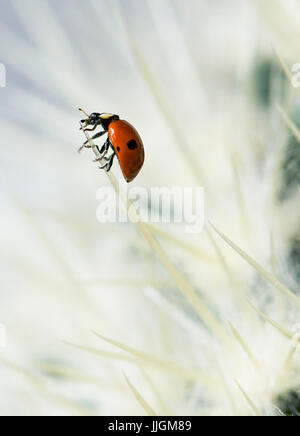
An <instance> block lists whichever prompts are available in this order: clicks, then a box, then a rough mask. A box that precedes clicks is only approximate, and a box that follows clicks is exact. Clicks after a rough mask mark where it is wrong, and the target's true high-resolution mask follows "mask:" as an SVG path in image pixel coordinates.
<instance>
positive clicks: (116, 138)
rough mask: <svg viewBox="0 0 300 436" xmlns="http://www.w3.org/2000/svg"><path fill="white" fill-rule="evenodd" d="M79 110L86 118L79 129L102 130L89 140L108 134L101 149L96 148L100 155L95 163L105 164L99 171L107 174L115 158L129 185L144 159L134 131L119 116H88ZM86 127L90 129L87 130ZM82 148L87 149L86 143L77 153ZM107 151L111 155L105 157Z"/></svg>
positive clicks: (136, 133)
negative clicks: (101, 170)
mask: <svg viewBox="0 0 300 436" xmlns="http://www.w3.org/2000/svg"><path fill="white" fill-rule="evenodd" d="M79 110H80V111H81V112H83V113H84V114H85V115H86V116H87V118H86V119H84V120H81V129H83V130H84V131H90V132H91V131H94V130H96V128H97V127H98V126H99V127H102V129H103V130H101V131H100V132H98V133H96V134H95V135H94V136H93V137H92V138H91V139H96V138H100V137H101V136H103V135H105V134H106V133H107V134H108V137H107V139H106V141H105V143H104V144H103V146H102V148H99V147H98V146H97V148H98V151H99V153H100V154H101V157H100V158H99V159H97V161H103V160H106V164H105V165H104V166H103V167H101V169H106V171H107V172H109V171H110V169H111V167H112V165H113V162H114V158H115V156H117V158H118V160H119V164H120V167H121V170H122V173H123V176H124V178H125V180H126V181H127V182H128V183H129V182H131V181H132V180H133V179H135V178H136V176H137V175H138V173H139V172H140V170H141V168H142V166H143V164H144V159H145V151H144V145H143V142H142V140H141V137H140V135H139V134H138V132H137V131H136V129H135V128H134V127H133V126H132V125H131V124H129V123H128V122H127V121H125V120H121V119H120V117H119V115H116V114H109V113H98V112H93V113H92V114H91V115H89V114H87V113H86V112H85V111H84V110H83V109H79ZM88 126H92V127H91V128H87V127H88ZM84 147H86V148H89V145H88V141H86V142H85V143H84V144H83V146H82V147H81V148H80V149H79V151H80V150H82V148H84ZM109 150H112V154H111V155H110V156H109V157H107V154H108V152H109Z"/></svg>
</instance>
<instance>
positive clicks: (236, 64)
mask: <svg viewBox="0 0 300 436" xmlns="http://www.w3.org/2000/svg"><path fill="white" fill-rule="evenodd" d="M0 6H1V17H0V39H1V41H2V42H1V48H0V62H1V63H2V64H4V65H5V67H6V87H5V88H1V89H0V125H1V151H0V178H1V200H2V207H1V215H0V216H1V218H0V220H1V226H0V241H1V243H0V256H1V262H0V265H1V287H0V292H1V293H0V296H1V304H0V322H1V323H2V324H3V325H5V326H6V330H7V345H6V347H4V348H1V349H0V364H1V366H0V386H1V389H0V392H1V393H0V413H1V415H14V416H16V415H140V414H144V413H148V414H149V413H151V411H154V412H155V413H157V414H162V415H163V414H173V415H248V414H249V415H250V414H255V415H259V414H264V415H274V414H275V415H282V414H283V415H296V414H297V413H300V396H299V389H300V380H299V371H298V369H299V354H298V352H297V350H296V349H295V348H294V347H293V346H292V341H291V338H292V335H293V332H292V329H293V327H294V326H295V325H297V323H299V322H300V314H299V303H298V299H297V298H296V297H295V296H296V295H297V293H299V277H300V274H299V271H300V263H299V262H300V242H299V174H300V171H299V169H300V147H299V139H300V133H299V130H298V127H297V126H299V127H300V123H299V116H298V115H299V96H300V94H299V89H298V88H294V87H293V86H292V84H291V75H292V73H291V69H292V66H293V65H294V64H295V63H298V62H300V58H299V52H300V51H299V48H300V47H299V44H300V43H299V41H300V39H299V36H300V35H299V33H300V26H299V19H300V18H299V17H300V4H299V2H298V1H297V0H273V1H272V2H266V1H264V0H242V1H241V0H222V1H220V0H219V1H218V0H187V1H182V0H97V1H96V0H86V1H85V2H80V1H78V0H72V1H71V0H64V1H63V2H61V1H58V0H38V1H37V0H26V1H21V0H10V1H6V0H0ZM78 107H83V108H84V109H86V110H87V111H88V112H92V111H100V112H112V113H118V114H119V115H120V116H121V117H122V118H125V119H127V120H129V121H130V122H131V123H132V124H134V125H135V126H136V128H137V129H138V131H139V132H140V134H141V136H142V138H143V141H144V145H145V149H146V161H145V165H144V168H143V170H142V172H141V173H140V175H139V177H138V178H137V179H136V180H135V181H134V182H133V186H142V187H145V188H147V189H150V188H151V187H153V186H168V187H173V186H182V187H185V186H195V187H196V186H203V187H204V188H205V193H206V219H207V221H208V220H210V221H211V222H212V223H213V224H214V225H215V226H216V227H217V228H218V229H220V230H221V231H222V232H224V234H226V235H227V236H228V237H229V238H230V240H231V241H234V243H235V244H237V246H238V247H240V248H242V249H243V250H244V251H245V252H246V253H248V255H250V256H251V257H252V258H253V259H255V261H256V262H257V264H255V265H254V266H255V268H253V264H252V265H249V262H246V261H245V259H243V257H242V256H240V255H239V254H238V253H237V252H236V250H234V249H233V248H232V247H230V246H228V244H226V243H225V242H224V241H223V240H222V238H220V236H219V235H218V234H217V233H216V232H215V231H214V230H213V228H212V227H210V226H209V225H207V227H206V229H205V231H204V232H203V233H202V234H200V235H187V234H186V233H185V231H184V226H180V225H171V224H170V225H164V226H163V225H158V226H157V227H156V228H155V229H152V230H151V232H152V234H153V236H154V237H155V238H156V240H157V241H158V243H159V244H161V246H162V247H163V249H164V250H165V254H166V256H167V258H168V259H169V261H170V262H171V263H172V265H173V266H174V268H175V269H176V271H177V273H178V274H179V277H178V276H177V277H176V274H175V280H174V274H173V276H170V274H169V272H170V269H168V268H165V267H166V265H165V264H163V262H161V258H159V257H157V251H156V252H155V250H153V247H151V246H149V245H148V244H147V242H146V241H145V239H144V237H143V235H142V234H140V233H139V232H138V231H137V228H136V227H135V226H134V225H132V224H118V223H116V224H100V223H98V222H97V219H96V208H97V205H98V202H97V199H96V192H97V190H98V189H99V188H100V187H102V186H106V185H107V186H109V180H108V179H107V177H106V175H105V173H104V172H101V171H100V170H98V169H97V166H96V165H95V164H93V163H92V157H93V156H92V153H91V152H89V151H88V150H87V151H85V152H84V153H82V154H81V155H78V154H77V149H78V147H79V146H80V145H81V143H82V141H83V137H82V133H81V132H79V128H78V127H79V126H78V121H79V120H80V119H81V118H82V116H81V115H80V114H79V112H77V109H78ZM113 172H114V174H115V175H116V177H117V178H121V172H120V170H119V168H118V164H117V163H116V164H115V165H114V168H113ZM248 260H249V259H248ZM262 268H263V269H262ZM266 271H267V272H268V273H269V275H268V276H267V274H266ZM266 278H267V279H268V280H266ZM181 279H182V280H183V281H184V283H183V284H182V280H181ZM270 282H272V283H273V285H272V284H270ZM187 283H188V284H189V286H190V287H191V289H193V292H194V293H195V294H196V295H198V297H200V299H201V302H202V303H203V305H204V307H205V308H206V310H208V311H209V313H210V314H211V316H213V317H214V319H215V320H216V323H217V326H218V327H217V328H216V329H211V328H209V327H207V325H206V323H205V320H203V317H201V314H199V311H198V312H197V310H195V307H194V305H193V304H191V302H190V301H188V299H187V298H186V296H185V295H183V292H181V291H182V290H183V289H185V286H186V284H187ZM274 285H275V286H274ZM284 286H286V287H287V288H289V289H290V291H291V293H292V294H289V292H288V290H287V288H283V287H284ZM249 300H250V301H251V303H252V304H253V305H255V307H256V308H257V309H258V310H260V313H258V312H257V311H255V310H254V309H253V307H251V306H250V305H249V303H248V301H249ZM270 319H271V320H273V325H272V323H270ZM93 331H96V332H97V333H99V334H101V335H104V336H105V337H106V338H110V339H112V340H114V341H117V342H118V344H112V343H108V342H107V341H106V340H104V339H101V338H100V337H96V336H95V334H93ZM220 332H221V333H220ZM218 333H220V334H218ZM74 344H75V345H76V346H79V347H81V348H78V347H77V348H75V347H74ZM120 344H121V345H122V346H123V345H124V347H123V348H122V347H121V346H120ZM126 347H132V348H133V349H132V348H130V349H128V348H126ZM124 375H125V376H126V377H127V378H128V379H127V380H126V377H124ZM128 382H129V383H128ZM137 392H138V393H139V395H140V396H141V397H142V398H143V399H144V400H145V401H146V403H147V405H148V406H149V407H148V406H146V407H145V404H144V407H142V406H143V405H142V404H141V400H140V399H139V398H138V394H137Z"/></svg>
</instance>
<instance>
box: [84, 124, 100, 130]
mask: <svg viewBox="0 0 300 436" xmlns="http://www.w3.org/2000/svg"><path fill="white" fill-rule="evenodd" d="M97 127H98V124H95V125H94V127H91V128H90V129H86V128H83V129H82V130H84V131H85V132H93V131H94V130H95V129H96V128H97Z"/></svg>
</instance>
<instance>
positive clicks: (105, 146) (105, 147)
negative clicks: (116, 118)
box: [94, 132, 109, 162]
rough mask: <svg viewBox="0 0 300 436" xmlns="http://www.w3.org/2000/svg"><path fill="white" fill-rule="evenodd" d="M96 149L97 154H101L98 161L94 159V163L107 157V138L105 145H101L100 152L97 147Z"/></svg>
mask: <svg viewBox="0 0 300 436" xmlns="http://www.w3.org/2000/svg"><path fill="white" fill-rule="evenodd" d="M101 133H102V132H101ZM104 133H106V132H104ZM97 149H98V151H99V153H100V154H101V157H99V158H98V159H95V160H94V162H100V161H101V160H102V159H103V158H104V157H105V156H106V155H107V153H108V150H109V138H107V140H106V141H105V143H104V144H103V145H102V147H101V150H100V149H99V147H98V146H97Z"/></svg>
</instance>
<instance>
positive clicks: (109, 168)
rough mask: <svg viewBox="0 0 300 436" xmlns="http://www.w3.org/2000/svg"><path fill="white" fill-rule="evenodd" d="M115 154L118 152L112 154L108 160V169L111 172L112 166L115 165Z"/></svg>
mask: <svg viewBox="0 0 300 436" xmlns="http://www.w3.org/2000/svg"><path fill="white" fill-rule="evenodd" d="M115 155H116V153H114V154H112V155H111V157H110V159H109V162H108V164H107V166H106V171H107V172H109V171H110V170H111V167H112V166H113V163H114V158H115Z"/></svg>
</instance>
